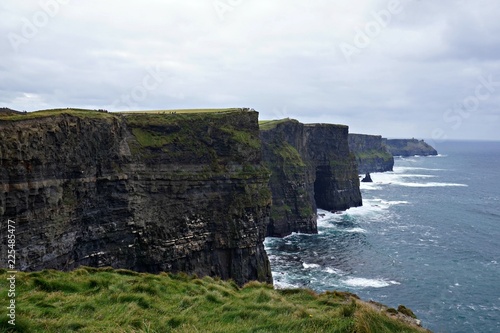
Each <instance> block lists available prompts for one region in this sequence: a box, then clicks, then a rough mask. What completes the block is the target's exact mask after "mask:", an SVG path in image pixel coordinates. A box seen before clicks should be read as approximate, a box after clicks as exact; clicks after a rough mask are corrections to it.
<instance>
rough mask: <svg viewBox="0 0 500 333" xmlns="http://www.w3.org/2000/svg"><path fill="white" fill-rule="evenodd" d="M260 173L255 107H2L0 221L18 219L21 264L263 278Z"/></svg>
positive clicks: (264, 207)
mask: <svg viewBox="0 0 500 333" xmlns="http://www.w3.org/2000/svg"><path fill="white" fill-rule="evenodd" d="M268 182H269V172H268V170H267V169H266V168H265V167H264V165H263V164H262V163H261V143H260V140H259V126H258V113H257V112H254V111H248V110H240V109H237V110H230V111H225V112H212V113H203V114H201V113H200V114H181V113H179V114H170V113H163V114H129V115H117V114H111V113H106V112H96V111H85V110H59V111H57V110H56V111H46V112H37V113H29V114H27V115H20V114H15V113H8V114H7V113H4V115H3V116H0V220H1V221H4V222H5V221H7V219H12V220H14V221H15V222H16V247H17V263H16V265H17V267H16V268H17V269H20V270H26V271H33V270H40V269H43V268H54V269H61V270H68V269H73V268H75V267H78V266H80V265H87V266H97V267H100V266H113V267H118V268H129V269H133V270H137V271H147V272H159V271H172V272H175V271H184V272H188V273H196V274H198V275H200V276H203V275H211V276H220V277H222V278H223V279H229V278H231V279H234V280H235V281H236V282H237V283H239V284H243V283H245V282H247V281H249V280H260V281H266V282H271V280H272V278H271V271H270V266H269V261H268V258H267V255H266V252H265V250H264V246H263V240H264V237H265V236H266V228H267V226H268V224H269V215H270V210H271V193H270V190H269V187H268ZM2 223H3V222H2ZM5 232H6V230H5V228H2V231H1V233H2V234H1V235H0V236H1V237H2V249H1V250H2V253H7V247H6V246H7V242H6V239H7V237H6V235H5ZM5 265H6V260H5V261H4V262H3V264H2V266H3V267H5Z"/></svg>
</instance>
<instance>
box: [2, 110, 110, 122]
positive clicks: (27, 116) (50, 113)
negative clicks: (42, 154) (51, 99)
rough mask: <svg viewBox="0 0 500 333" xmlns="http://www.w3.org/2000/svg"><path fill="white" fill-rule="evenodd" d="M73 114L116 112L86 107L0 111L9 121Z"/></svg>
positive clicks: (89, 115) (106, 115) (101, 115)
mask: <svg viewBox="0 0 500 333" xmlns="http://www.w3.org/2000/svg"><path fill="white" fill-rule="evenodd" d="M63 114H66V115H72V116H76V117H81V118H113V117H115V116H116V114H113V113H111V112H101V111H97V110H86V109H73V108H66V109H50V110H41V111H34V112H27V113H23V114H2V113H0V120H9V121H18V120H26V119H37V118H46V117H52V116H58V115H63Z"/></svg>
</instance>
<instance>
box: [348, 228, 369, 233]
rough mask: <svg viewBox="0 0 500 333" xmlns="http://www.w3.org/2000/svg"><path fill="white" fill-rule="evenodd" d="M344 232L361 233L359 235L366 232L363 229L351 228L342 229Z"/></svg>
mask: <svg viewBox="0 0 500 333" xmlns="http://www.w3.org/2000/svg"><path fill="white" fill-rule="evenodd" d="M342 231H344V232H352V233H361V234H366V233H367V231H366V230H365V229H363V228H351V229H344V230H342Z"/></svg>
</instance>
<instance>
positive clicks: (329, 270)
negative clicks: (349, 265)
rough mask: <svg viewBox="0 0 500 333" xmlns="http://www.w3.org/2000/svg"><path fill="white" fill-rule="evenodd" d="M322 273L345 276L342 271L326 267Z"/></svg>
mask: <svg viewBox="0 0 500 333" xmlns="http://www.w3.org/2000/svg"><path fill="white" fill-rule="evenodd" d="M323 271H324V272H326V273H328V274H335V275H345V272H344V271H342V270H340V269H337V268H332V267H327V268H325V269H324V270H323Z"/></svg>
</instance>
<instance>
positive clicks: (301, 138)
mask: <svg viewBox="0 0 500 333" xmlns="http://www.w3.org/2000/svg"><path fill="white" fill-rule="evenodd" d="M347 134H348V127H347V126H343V125H331V124H310V125H304V124H302V123H299V122H298V121H296V120H289V119H285V120H281V121H272V122H267V123H263V124H261V139H262V144H263V159H264V161H265V163H266V165H267V166H268V168H269V169H270V170H271V180H270V187H271V192H272V197H273V206H272V211H271V221H270V224H269V227H268V233H267V234H268V236H274V237H283V236H286V235H289V234H291V233H292V232H303V233H316V232H317V224H316V220H317V216H316V209H317V207H319V208H322V209H326V210H333V211H338V210H345V209H347V208H349V207H355V206H361V204H362V203H361V193H360V190H359V178H358V174H357V169H356V162H355V159H354V155H352V154H351V153H350V151H349V146H348V142H347Z"/></svg>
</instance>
